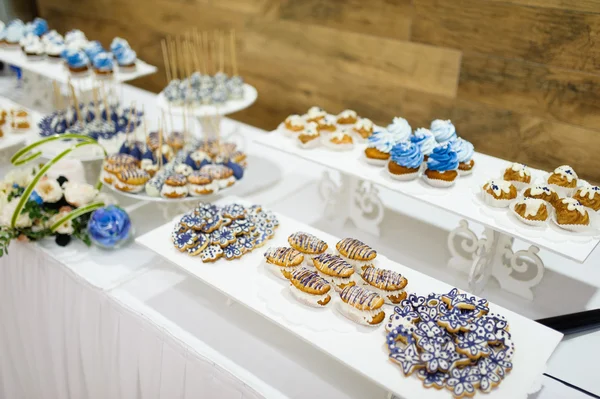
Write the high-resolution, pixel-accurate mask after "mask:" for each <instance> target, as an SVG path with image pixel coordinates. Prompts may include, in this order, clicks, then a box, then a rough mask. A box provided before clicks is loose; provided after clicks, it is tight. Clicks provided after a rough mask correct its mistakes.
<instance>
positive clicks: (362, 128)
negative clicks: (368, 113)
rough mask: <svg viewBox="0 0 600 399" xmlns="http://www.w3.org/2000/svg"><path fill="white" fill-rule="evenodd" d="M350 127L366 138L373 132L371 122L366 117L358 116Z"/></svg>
mask: <svg viewBox="0 0 600 399" xmlns="http://www.w3.org/2000/svg"><path fill="white" fill-rule="evenodd" d="M352 129H353V130H354V131H355V132H356V133H358V134H359V135H360V137H362V138H363V139H365V140H366V139H368V138H369V137H371V135H372V134H373V122H371V120H370V119H367V118H360V119H359V120H358V121H356V123H355V124H354V127H353V128H352Z"/></svg>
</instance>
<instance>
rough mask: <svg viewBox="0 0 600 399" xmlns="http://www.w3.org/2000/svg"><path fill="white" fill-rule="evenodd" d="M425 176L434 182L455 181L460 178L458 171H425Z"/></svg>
mask: <svg viewBox="0 0 600 399" xmlns="http://www.w3.org/2000/svg"><path fill="white" fill-rule="evenodd" d="M425 176H427V177H428V178H430V179H433V180H444V181H454V180H456V177H457V176H458V172H457V171H456V170H446V171H439V170H431V169H425Z"/></svg>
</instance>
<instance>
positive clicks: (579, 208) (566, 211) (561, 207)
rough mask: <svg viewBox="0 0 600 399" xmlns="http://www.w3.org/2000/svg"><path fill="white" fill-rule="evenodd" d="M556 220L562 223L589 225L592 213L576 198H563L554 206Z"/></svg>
mask: <svg viewBox="0 0 600 399" xmlns="http://www.w3.org/2000/svg"><path fill="white" fill-rule="evenodd" d="M554 209H555V210H556V222H557V223H558V224H561V225H583V226H589V224H590V215H589V214H588V212H587V211H586V210H585V208H584V207H583V205H581V203H580V202H579V201H577V200H576V199H575V198H562V199H560V200H558V201H557V202H556V205H555V206H554Z"/></svg>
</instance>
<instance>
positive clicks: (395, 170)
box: [388, 141, 424, 181]
mask: <svg viewBox="0 0 600 399" xmlns="http://www.w3.org/2000/svg"><path fill="white" fill-rule="evenodd" d="M423 159H424V156H423V153H422V152H421V148H420V147H419V146H418V145H417V144H415V143H413V142H411V141H403V142H401V143H398V144H396V145H395V146H394V147H393V148H392V151H391V153H390V160H389V162H388V172H389V174H390V176H391V177H392V178H393V179H396V180H403V181H406V180H412V179H416V178H417V177H418V176H419V170H420V169H421V164H422V163H423Z"/></svg>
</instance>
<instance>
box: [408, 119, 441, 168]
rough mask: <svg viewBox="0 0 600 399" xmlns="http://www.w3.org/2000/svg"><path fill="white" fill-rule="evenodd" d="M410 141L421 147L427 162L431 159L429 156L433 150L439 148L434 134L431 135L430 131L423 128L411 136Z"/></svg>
mask: <svg viewBox="0 0 600 399" xmlns="http://www.w3.org/2000/svg"><path fill="white" fill-rule="evenodd" d="M410 141H412V142H413V143H415V144H417V145H418V146H419V148H420V149H421V152H422V153H423V156H424V158H425V161H427V160H428V159H429V154H431V153H432V152H433V149H434V148H435V147H436V146H437V141H435V138H434V137H433V133H431V131H430V130H429V129H425V128H423V127H420V128H418V129H417V130H415V133H414V134H413V135H412V136H410Z"/></svg>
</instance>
